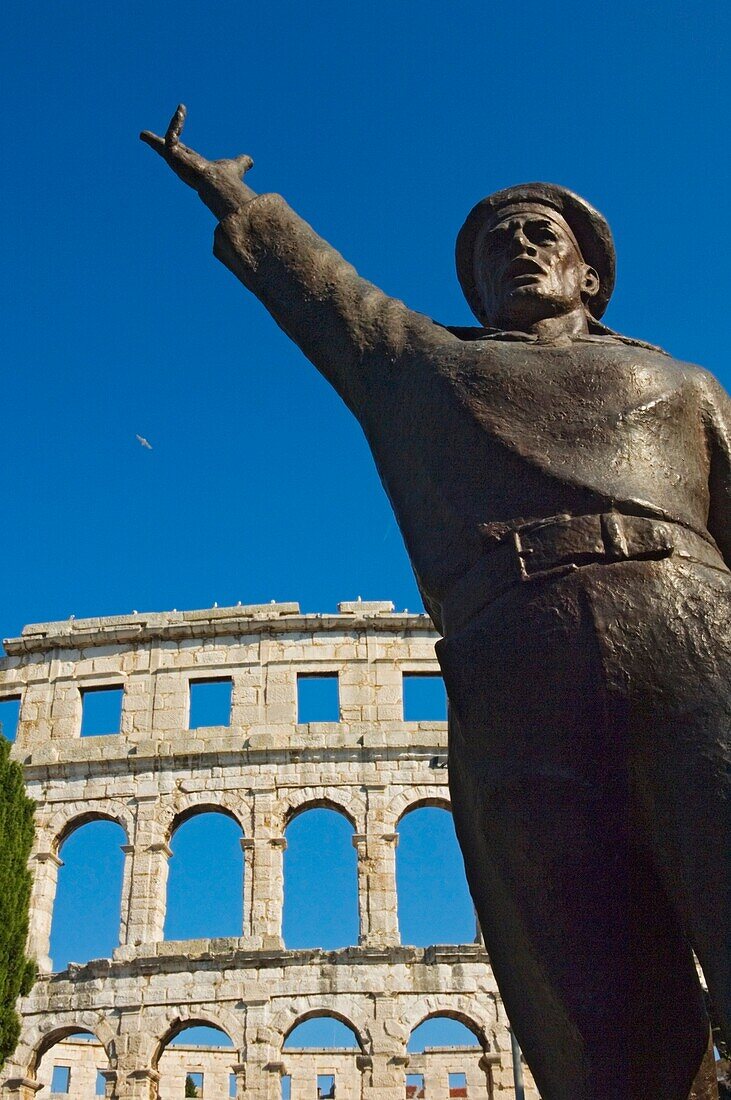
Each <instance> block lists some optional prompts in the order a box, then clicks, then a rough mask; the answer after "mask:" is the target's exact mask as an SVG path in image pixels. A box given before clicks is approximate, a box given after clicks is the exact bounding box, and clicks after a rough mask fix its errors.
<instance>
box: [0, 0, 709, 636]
mask: <svg viewBox="0 0 731 1100" xmlns="http://www.w3.org/2000/svg"><path fill="white" fill-rule="evenodd" d="M5 11H6V15H5V18H4V30H5V34H4V35H3V41H2V45H1V46H0V49H1V50H2V59H1V60H2V66H1V67H0V71H1V72H2V80H3V99H4V111H3V115H4V118H3V122H4V127H3V128H4V149H5V154H6V169H5V172H4V175H3V186H4V192H5V204H4V211H5V219H4V222H5V226H4V230H5V232H4V239H5V258H6V262H5V264H4V265H3V270H4V275H3V286H2V293H3V298H4V301H5V304H6V318H7V320H6V324H5V326H4V329H3V344H4V349H3V350H4V355H3V361H4V363H5V371H4V397H5V401H4V405H3V408H4V412H5V415H4V420H3V443H4V449H3V452H4V465H5V471H6V480H5V485H6V493H5V502H4V509H3V515H4V521H5V537H4V539H3V540H2V546H1V547H0V555H1V559H0V565H1V567H2V575H3V577H4V578H5V584H4V585H3V600H2V604H1V605H0V625H1V626H2V631H3V634H4V635H5V636H7V635H11V634H14V633H16V632H17V631H18V630H19V629H20V628H21V627H22V625H23V624H24V623H26V622H28V621H33V620H43V619H53V618H64V617H66V616H68V615H69V614H74V615H76V616H82V615H95V614H100V613H107V612H109V613H121V612H126V611H131V610H133V609H135V608H136V609H139V610H146V609H152V608H169V607H178V608H185V607H204V606H209V605H211V604H212V603H213V602H214V601H217V602H218V603H219V604H225V603H235V602H236V601H237V600H242V601H244V602H248V601H258V600H270V599H274V598H276V599H299V600H300V601H301V603H302V605H303V607H304V608H306V609H308V610H327V609H332V608H334V606H335V604H336V603H337V601H338V600H340V599H347V598H352V597H354V596H356V595H362V596H363V597H364V598H368V597H371V598H373V597H381V598H391V599H393V600H394V601H395V602H396V603H397V605H398V606H400V607H403V606H406V607H409V608H412V609H413V608H416V607H418V606H419V600H418V595H417V593H416V588H415V585H414V582H413V579H412V577H411V573H410V570H409V566H408V562H407V560H406V557H405V554H404V551H403V547H402V543H401V539H400V536H399V534H398V531H397V529H396V527H395V524H394V521H393V519H392V517H391V514H390V511H389V508H388V504H387V502H386V500H385V497H384V494H383V492H382V490H381V488H380V485H379V482H378V479H377V476H376V474H375V471H374V468H373V465H372V462H371V459H370V456H369V454H368V452H367V450H366V447H365V443H364V441H363V438H362V436H361V433H360V430H359V428H358V426H357V424H356V423H355V422H354V421H353V419H352V418H351V416H350V414H349V413H348V412H347V411H346V409H345V408H344V407H343V406H342V404H341V403H340V401H339V399H338V398H337V397H336V396H335V395H334V393H332V392H330V390H329V389H328V387H327V385H326V383H325V382H324V381H322V380H321V379H320V377H319V376H318V375H317V374H316V372H315V371H314V370H313V369H312V367H310V365H309V364H308V363H307V362H305V361H304V359H303V358H302V356H301V354H300V353H299V352H298V351H297V350H296V349H295V348H294V347H292V346H291V345H290V344H289V343H288V341H287V339H286V338H285V337H284V335H283V334H282V333H281V332H280V331H279V330H278V329H277V328H276V326H275V325H274V324H273V323H272V322H271V320H270V319H269V318H268V316H267V315H266V314H265V313H264V311H263V309H262V308H261V306H260V305H259V304H258V303H257V302H256V301H254V300H253V299H251V298H250V297H249V296H247V294H246V293H245V292H244V290H243V289H242V288H241V287H240V286H239V284H238V283H236V281H235V280H234V279H233V277H232V276H231V275H230V274H229V273H228V272H227V271H225V270H224V268H223V267H222V266H221V265H220V264H218V263H217V262H216V261H215V260H213V258H212V257H211V234H212V229H213V225H212V221H211V218H210V215H209V214H208V212H207V211H206V210H205V209H204V208H203V207H202V206H201V205H200V203H199V202H198V200H197V199H196V198H195V196H194V195H193V194H192V193H191V192H188V191H187V190H186V189H185V188H184V187H183V186H182V185H181V184H179V183H178V182H177V181H176V180H175V179H173V177H172V176H171V175H170V174H169V173H168V172H167V170H166V169H165V166H164V165H163V164H162V163H161V162H159V161H158V160H157V159H156V158H155V156H154V154H153V153H152V152H151V151H150V150H149V149H147V148H146V147H144V146H143V145H142V144H141V143H139V141H138V140H137V133H138V131H139V130H140V129H141V128H144V127H152V128H157V129H158V130H160V129H164V127H165V125H166V123H167V120H168V118H169V116H170V114H171V112H172V110H173V109H174V107H175V105H176V103H177V102H178V101H179V100H184V101H185V102H186V103H187V104H188V107H189V122H188V126H187V129H186V137H187V139H188V140H189V142H190V143H191V144H193V145H196V146H198V147H199V148H200V149H201V150H202V151H203V152H205V153H207V154H209V155H211V156H216V155H224V154H230V153H236V152H239V151H243V150H247V151H249V152H250V153H251V154H252V155H253V156H254V158H255V160H256V167H255V169H254V170H253V172H252V173H251V174H250V176H249V180H250V182H251V185H252V186H253V187H255V188H256V189H258V190H262V191H266V190H278V191H280V192H281V193H283V194H284V195H285V196H286V197H287V198H288V200H289V201H290V202H291V203H292V205H293V206H294V207H295V208H296V209H297V210H298V211H300V212H301V213H302V214H303V215H304V216H305V217H306V218H307V219H308V220H309V221H310V222H311V223H312V224H313V225H314V226H315V227H316V228H317V229H318V230H319V231H320V232H321V233H322V234H323V235H325V236H326V237H327V238H328V239H329V240H330V241H331V242H332V243H333V244H335V245H336V246H337V247H338V248H339V249H340V250H341V251H342V252H343V253H344V254H345V255H346V256H347V257H348V258H349V259H350V260H352V261H353V262H354V263H355V264H356V266H357V267H358V268H359V269H360V270H361V272H362V273H363V274H364V275H366V276H367V277H369V278H371V279H373V280H374V281H376V282H378V283H379V284H380V285H381V286H383V287H384V288H385V289H386V290H387V291H389V292H391V293H394V294H396V295H398V296H400V297H403V298H404V299H405V300H406V301H408V302H409V303H410V304H411V305H413V306H414V307H415V308H417V309H419V310H423V311H425V312H426V313H428V314H430V315H433V316H435V317H438V318H440V319H441V320H444V321H448V322H452V323H456V324H458V323H468V322H469V321H470V314H469V311H468V309H467V306H466V304H465V303H464V301H463V300H462V297H461V293H460V291H459V288H458V286H457V282H456V279H455V276H454V272H453V259H452V252H453V244H454V238H455V235H456V232H457V230H458V228H459V226H460V225H461V222H462V220H463V218H464V216H465V214H466V213H467V211H468V210H469V208H470V207H471V206H472V204H473V203H474V202H475V201H476V200H477V199H478V198H480V197H481V196H482V195H483V194H485V193H486V192H488V191H490V190H493V189H495V188H497V187H502V186H505V185H506V184H509V183H512V182H517V181H520V180H524V179H535V178H538V179H548V180H554V181H557V182H560V183H564V184H567V185H570V186H571V187H573V188H574V189H575V190H578V191H579V192H580V193H582V194H585V195H586V196H587V197H588V198H589V199H590V200H592V201H593V202H594V203H596V205H598V206H599V208H600V209H602V210H603V211H604V212H605V213H606V214H607V215H608V217H609V218H610V220H611V223H612V225H613V227H614V231H615V234H616V237H617V247H618V251H619V279H618V286H617V292H616V295H615V299H614V301H613V303H612V304H611V306H610V309H609V313H608V315H607V320H608V322H609V323H610V324H612V325H614V326H615V327H617V328H619V329H621V330H622V331H625V332H628V333H632V334H635V335H638V336H641V337H644V338H646V339H649V340H651V341H655V342H658V343H660V344H662V345H664V346H665V347H667V348H669V349H670V350H672V351H673V352H674V353H676V354H677V355H679V356H681V357H686V358H691V359H694V360H696V361H699V362H702V363H703V364H704V365H706V366H708V367H710V368H711V369H713V370H715V372H716V373H717V374H719V375H720V376H721V377H724V376H725V378H726V381H728V380H729V378H728V374H727V370H728V368H727V365H726V355H725V343H724V340H725V313H726V294H727V288H728V270H727V251H728V247H729V220H728V219H727V218H726V216H725V215H724V213H723V204H724V201H725V196H726V191H727V188H728V182H729V180H728V177H729V171H728V169H729V163H728V152H727V140H726V130H727V120H728V77H729V73H728V67H729V66H728V42H729V33H728V32H729V29H731V28H730V27H729V23H730V22H731V9H730V8H729V5H728V4H727V3H725V2H724V3H722V2H720V0H719V2H714V0H707V2H706V3H704V4H703V5H698V6H692V5H690V4H688V3H678V2H676V0H666V2H664V3H663V4H655V3H649V4H636V3H625V2H621V0H620V2H614V3H612V4H611V5H609V4H603V5H599V4H597V5H593V6H591V5H585V4H583V3H579V2H578V0H560V2H557V3H554V4H545V3H538V2H534V0H522V2H521V0H518V2H516V0H511V2H509V3H508V2H507V0H505V2H499V3H490V2H487V0H480V2H477V0H474V2H473V0H468V2H466V3H461V4H456V5H451V4H450V5H447V4H446V3H434V2H432V3H429V2H428V0H427V2H424V0H420V2H419V3H418V4H417V3H416V2H411V0H406V2H398V3H394V2H393V0H391V2H389V3H386V2H384V0H371V2H369V3H368V4H364V3H355V4H350V5H344V4H340V3H337V4H336V3H334V2H330V0H312V2H311V3H308V4H307V5H305V4H297V3H293V2H291V0H269V2H268V3H267V4H265V5H262V4H252V3H243V2H238V3H233V2H231V0H220V2H219V3H217V4H215V5H209V4H204V3H202V2H198V0H175V3H173V2H171V0H156V2H155V3H152V4H143V3H141V2H134V0H130V2H127V3H125V4H117V5H98V4H91V3H88V2H79V0H68V2H66V3H64V4H57V5H49V4H45V3H43V4H41V3H38V2H37V0H23V2H22V3H21V2H20V0H9V4H8V6H7V7H6V9H5ZM136 433H139V434H141V435H143V436H145V437H146V438H147V439H149V440H150V442H151V443H152V445H153V450H151V451H148V450H146V449H144V448H142V447H141V446H140V444H139V443H138V442H137V441H136V439H135V435H136Z"/></svg>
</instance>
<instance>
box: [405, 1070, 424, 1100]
mask: <svg viewBox="0 0 731 1100" xmlns="http://www.w3.org/2000/svg"><path fill="white" fill-rule="evenodd" d="M406 1100H424V1074H423V1073H407V1074H406Z"/></svg>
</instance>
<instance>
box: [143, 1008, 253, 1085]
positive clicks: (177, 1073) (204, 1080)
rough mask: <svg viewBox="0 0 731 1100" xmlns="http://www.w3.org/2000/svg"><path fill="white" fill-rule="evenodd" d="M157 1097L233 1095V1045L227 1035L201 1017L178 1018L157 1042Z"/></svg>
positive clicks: (234, 1059) (234, 1049)
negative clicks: (197, 1018) (160, 1040)
mask: <svg viewBox="0 0 731 1100" xmlns="http://www.w3.org/2000/svg"><path fill="white" fill-rule="evenodd" d="M156 1061H157V1071H158V1073H159V1074H160V1081H159V1084H158V1100H185V1098H186V1097H187V1098H188V1100H203V1098H204V1097H205V1098H206V1100H226V1097H231V1098H234V1097H236V1096H237V1077H236V1070H235V1067H236V1065H237V1063H238V1057H237V1052H236V1048H235V1047H234V1044H233V1042H232V1040H231V1037H230V1035H228V1034H227V1032H225V1031H224V1030H223V1028H220V1027H218V1026H217V1025H212V1024H210V1023H207V1022H204V1021H197V1020H195V1021H188V1022H181V1023H179V1024H178V1025H176V1027H175V1028H173V1029H172V1030H171V1031H170V1032H169V1033H168V1035H167V1036H166V1038H164V1039H163V1041H162V1043H161V1045H160V1051H159V1054H158V1057H157V1060H156Z"/></svg>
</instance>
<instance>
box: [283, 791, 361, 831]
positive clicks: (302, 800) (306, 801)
mask: <svg viewBox="0 0 731 1100" xmlns="http://www.w3.org/2000/svg"><path fill="white" fill-rule="evenodd" d="M295 793H296V795H298V796H299V797H295V798H294V799H293V800H292V801H291V802H290V803H289V804H288V806H287V808H286V810H285V811H284V815H283V820H282V831H283V832H284V830H286V829H287V828H288V826H290V825H291V824H292V822H293V821H294V820H295V819H296V818H298V817H301V816H302V814H304V813H307V811H308V810H332V811H333V813H336V814H340V816H341V817H344V818H345V820H346V821H347V822H348V823H349V824H350V825H351V826H352V828H353V831H354V832H358V823H357V820H356V818H355V816H354V814H353V811H352V808H350V807H347V806H345V805H344V803H343V800H342V799H341V798H338V797H336V796H334V795H332V794H327V793H325V792H323V793H315V791H314V789H308V790H303V791H298V792H295ZM339 793H342V792H339Z"/></svg>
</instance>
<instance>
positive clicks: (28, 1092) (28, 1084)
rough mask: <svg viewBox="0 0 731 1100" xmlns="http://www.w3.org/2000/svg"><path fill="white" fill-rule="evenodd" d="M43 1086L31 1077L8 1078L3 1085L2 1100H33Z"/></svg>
mask: <svg viewBox="0 0 731 1100" xmlns="http://www.w3.org/2000/svg"><path fill="white" fill-rule="evenodd" d="M42 1088H43V1085H42V1084H41V1083H40V1081H34V1080H33V1079H32V1078H31V1077H8V1079H7V1081H5V1082H4V1084H3V1100H35V1095H36V1093H37V1092H40V1091H41V1089H42Z"/></svg>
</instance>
